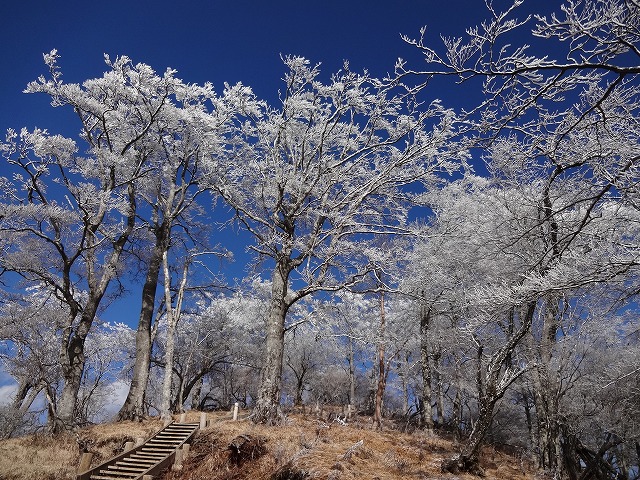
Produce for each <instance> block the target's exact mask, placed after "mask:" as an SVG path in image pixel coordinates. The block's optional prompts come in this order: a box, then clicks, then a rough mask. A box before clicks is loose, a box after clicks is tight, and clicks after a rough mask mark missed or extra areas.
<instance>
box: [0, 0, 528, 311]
mask: <svg viewBox="0 0 640 480" xmlns="http://www.w3.org/2000/svg"><path fill="white" fill-rule="evenodd" d="M494 3H495V4H496V6H499V5H507V4H509V3H510V2H509V1H507V0H496V1H495V2H494ZM535 3H536V2H533V4H534V5H535ZM523 15H524V13H523ZM485 16H486V9H485V5H484V0H447V1H446V2H442V1H441V0H395V1H382V0H369V1H366V0H342V1H339V0H327V1H322V2H320V1H303V0H298V1H293V0H272V1H269V2H267V1H256V0H235V1H225V2H222V1H219V0H211V1H205V0H196V1H189V0H187V1H183V2H168V1H166V0H157V1H149V0H138V1H135V0H134V1H131V0H129V1H122V0H114V1H110V2H92V1H83V2H80V1H77V0H72V1H61V2H52V1H50V0H49V1H47V0H21V1H17V0H13V1H5V2H3V5H2V7H0V17H1V18H2V19H3V22H2V23H3V28H2V29H0V49H1V54H0V131H1V132H2V133H1V134H2V138H3V139H4V132H5V131H6V130H7V128H15V129H20V128H21V127H23V126H24V127H27V128H29V129H32V128H34V127H36V126H37V127H40V128H47V129H48V130H49V131H50V132H51V133H62V134H65V135H70V136H75V135H76V133H77V132H78V129H79V124H78V123H77V121H74V120H75V119H74V116H73V114H72V112H71V111H70V110H69V109H67V110H66V111H61V109H54V108H52V107H51V106H50V105H49V100H48V99H47V98H46V97H45V96H44V95H26V94H23V93H22V90H23V89H24V88H25V86H26V85H27V83H28V82H29V81H32V80H35V79H36V78H37V77H38V76H39V75H41V74H45V73H46V68H45V65H44V63H43V60H42V54H43V53H45V52H49V51H51V50H52V49H54V48H55V49H57V50H58V53H59V54H60V55H61V59H60V61H59V65H60V66H61V68H62V72H63V74H64V79H65V81H66V82H82V81H83V80H85V79H87V78H95V77H98V76H101V75H102V73H103V72H104V71H105V70H106V66H105V64H104V60H103V54H104V53H107V54H109V55H110V56H111V57H112V58H114V57H116V56H119V55H127V56H129V57H131V58H132V59H133V61H134V62H143V63H147V64H149V65H151V66H152V67H153V68H154V69H155V70H156V71H158V72H162V71H164V70H165V69H166V68H167V67H172V68H175V69H177V70H178V74H177V76H178V77H179V78H181V79H183V80H184V81H186V82H189V83H200V84H201V83H204V82H206V81H210V82H212V83H213V84H214V86H215V87H216V89H217V90H218V91H221V90H222V87H223V83H224V82H229V83H235V82H238V81H241V82H242V83H244V84H246V85H249V86H251V87H252V88H253V89H254V91H255V92H256V93H257V95H258V96H259V97H261V98H265V99H268V100H272V101H274V100H275V99H276V98H277V91H278V88H280V86H281V80H280V79H281V77H282V75H283V72H284V68H283V65H282V62H281V60H280V55H281V54H294V55H302V56H305V57H307V58H309V59H310V60H311V61H312V62H321V63H322V71H323V73H324V74H326V75H327V76H328V75H329V74H330V73H331V72H333V71H335V70H337V69H339V68H340V66H341V65H342V62H343V61H344V60H349V62H350V64H351V66H352V68H353V69H355V70H362V69H364V68H366V69H368V70H369V71H370V72H372V74H373V75H376V76H382V75H384V74H385V73H386V72H389V71H391V70H392V69H393V66H394V63H395V60H396V59H397V57H403V58H408V59H411V60H412V61H413V62H414V63H413V65H415V66H416V67H419V66H420V55H419V53H418V52H417V51H416V49H415V48H413V47H411V46H408V45H406V44H405V43H404V42H403V41H402V40H401V38H400V35H401V33H404V34H407V35H410V36H417V35H418V34H419V30H420V28H421V27H422V26H423V25H427V26H428V30H427V32H428V33H427V38H428V39H429V41H431V42H438V41H439V39H438V36H439V34H440V33H443V34H446V35H461V34H462V33H463V32H464V28H465V27H467V26H469V25H474V24H476V23H478V22H479V21H480V20H481V19H482V18H484V17H485ZM432 95H433V97H434V98H436V97H437V98H441V99H442V100H443V102H444V104H445V105H447V106H448V105H449V104H450V103H454V104H455V103H456V102H459V101H460V99H461V96H460V91H459V90H458V91H455V92H452V91H450V90H438V89H434V90H433V92H432ZM0 165H1V164H0ZM0 175H2V171H1V166H0ZM236 258H237V262H236V263H235V265H234V267H232V268H233V269H234V270H235V272H234V273H233V274H232V276H238V275H239V274H238V273H237V272H241V271H242V270H243V266H244V265H243V264H244V263H246V260H247V259H248V256H247V255H243V254H242V252H241V251H237V252H236ZM138 296H139V294H138V293H137V292H135V293H133V297H134V298H137V297H138ZM110 311H112V312H114V313H113V314H110V315H107V318H109V317H110V319H112V320H120V319H121V317H120V314H119V313H117V312H121V309H110ZM133 311H134V312H135V311H136V308H133ZM130 313H131V312H130ZM133 316H134V317H135V315H133ZM129 320H130V321H131V319H129ZM128 323H129V322H128Z"/></svg>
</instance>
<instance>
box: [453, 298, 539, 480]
mask: <svg viewBox="0 0 640 480" xmlns="http://www.w3.org/2000/svg"><path fill="white" fill-rule="evenodd" d="M535 307H536V304H535V303H533V302H532V303H531V304H529V305H528V306H527V308H526V312H525V311H524V309H523V318H522V319H521V324H520V327H519V328H518V330H517V331H515V332H514V333H513V334H512V335H510V336H509V338H507V339H506V341H505V344H504V345H503V346H502V347H500V348H499V349H498V350H496V351H495V352H494V353H493V354H492V355H491V356H490V358H489V360H488V362H487V365H486V367H483V364H482V362H481V360H482V358H481V357H482V350H483V349H482V346H481V345H480V344H478V370H477V382H478V418H477V419H476V422H475V424H474V426H473V430H472V431H471V435H470V436H469V438H468V439H467V440H466V441H465V443H464V445H463V446H462V450H461V452H460V453H459V454H458V455H455V456H453V457H451V458H449V459H447V460H445V461H443V462H442V471H446V472H450V473H458V472H471V473H475V474H482V470H481V469H480V467H479V465H478V454H479V452H480V447H481V446H482V442H483V441H484V438H485V436H486V435H487V432H488V431H489V428H490V427H491V422H492V420H493V412H494V408H495V405H496V403H497V402H498V401H499V400H500V399H501V398H502V397H503V395H504V394H505V392H506V391H507V389H508V388H509V386H510V385H511V384H512V383H513V382H514V381H515V380H516V378H518V376H519V375H520V374H521V373H522V370H512V369H505V368H504V365H505V361H506V360H507V358H508V357H509V356H510V355H511V354H512V353H513V351H514V349H515V348H516V347H517V345H518V344H519V343H520V341H521V340H522V338H523V337H524V336H525V334H526V333H527V332H529V329H530V327H531V323H532V321H533V314H534V312H535Z"/></svg>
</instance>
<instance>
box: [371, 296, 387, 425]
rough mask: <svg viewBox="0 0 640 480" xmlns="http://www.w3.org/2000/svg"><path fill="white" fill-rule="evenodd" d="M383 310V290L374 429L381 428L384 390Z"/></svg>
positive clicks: (384, 322) (384, 324)
mask: <svg viewBox="0 0 640 480" xmlns="http://www.w3.org/2000/svg"><path fill="white" fill-rule="evenodd" d="M385 327H386V320H385V312H384V292H380V333H379V336H380V339H379V340H378V385H377V388H376V403H375V411H374V413H373V422H374V424H375V426H376V430H381V429H382V399H383V397H384V390H385V386H386V385H385V383H386V382H385V380H386V375H385V364H384V350H385V341H384V335H385Z"/></svg>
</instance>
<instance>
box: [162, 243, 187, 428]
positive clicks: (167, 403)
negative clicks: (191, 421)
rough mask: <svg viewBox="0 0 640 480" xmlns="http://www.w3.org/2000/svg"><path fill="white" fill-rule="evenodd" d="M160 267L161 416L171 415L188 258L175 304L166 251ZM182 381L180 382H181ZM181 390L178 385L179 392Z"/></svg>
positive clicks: (180, 405)
mask: <svg viewBox="0 0 640 480" xmlns="http://www.w3.org/2000/svg"><path fill="white" fill-rule="evenodd" d="M162 267H163V271H164V303H165V305H166V308H167V345H166V351H165V354H164V360H165V362H164V363H165V366H164V381H163V382H162V398H161V401H160V415H161V416H162V417H163V418H170V417H171V411H170V410H171V382H172V379H173V354H174V350H175V341H176V326H177V325H178V321H179V320H180V312H181V311H182V299H183V298H184V290H185V288H186V286H187V276H188V272H189V260H188V259H187V260H185V263H184V267H183V270H182V279H181V281H180V286H179V287H178V293H177V299H176V306H175V308H174V307H173V305H172V300H171V274H170V273H169V259H168V252H167V251H165V252H163V253H162ZM181 383H182V382H181ZM182 391H183V387H182V386H180V389H179V392H182ZM182 401H183V399H182V395H181V394H179V395H178V402H179V403H178V404H177V405H176V408H177V409H180V410H181V409H182Z"/></svg>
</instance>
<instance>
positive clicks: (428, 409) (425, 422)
mask: <svg viewBox="0 0 640 480" xmlns="http://www.w3.org/2000/svg"><path fill="white" fill-rule="evenodd" d="M430 322H431V310H430V309H429V308H427V307H426V306H425V305H422V307H421V311H420V367H421V369H420V370H421V372H422V391H421V392H420V404H421V406H422V408H421V411H420V423H421V424H422V428H425V429H427V430H433V408H432V398H431V396H432V390H431V360H430V346H429V334H430V333H429V324H430Z"/></svg>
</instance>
